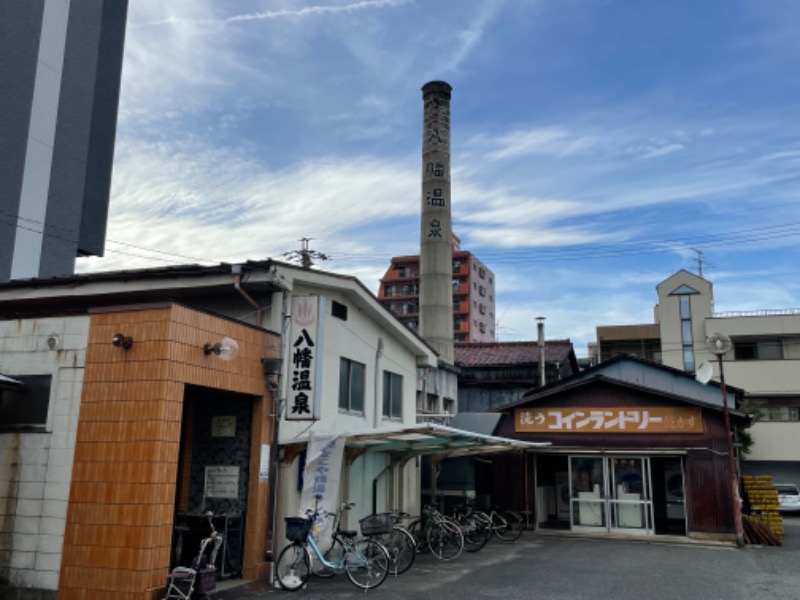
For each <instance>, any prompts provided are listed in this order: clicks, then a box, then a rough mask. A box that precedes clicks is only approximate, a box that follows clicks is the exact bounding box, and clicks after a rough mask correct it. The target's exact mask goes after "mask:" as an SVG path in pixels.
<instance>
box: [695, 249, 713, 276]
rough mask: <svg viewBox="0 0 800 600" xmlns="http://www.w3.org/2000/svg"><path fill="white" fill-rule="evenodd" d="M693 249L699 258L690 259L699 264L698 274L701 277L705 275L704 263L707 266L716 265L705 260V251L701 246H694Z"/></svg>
mask: <svg viewBox="0 0 800 600" xmlns="http://www.w3.org/2000/svg"><path fill="white" fill-rule="evenodd" d="M692 250H693V251H694V252H696V253H697V258H691V259H689V260H691V261H692V262H693V263H695V264H696V265H697V274H698V275H699V276H700V277H702V276H703V265H705V266H706V267H713V266H714V265H712V264H711V263H709V262H706V261H704V260H703V251H702V250H700V249H699V248H692Z"/></svg>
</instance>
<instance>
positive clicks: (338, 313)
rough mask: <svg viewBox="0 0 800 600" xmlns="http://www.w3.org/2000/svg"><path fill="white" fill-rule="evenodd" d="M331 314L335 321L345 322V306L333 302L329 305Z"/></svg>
mask: <svg viewBox="0 0 800 600" xmlns="http://www.w3.org/2000/svg"><path fill="white" fill-rule="evenodd" d="M331 314H332V315H333V316H334V317H336V318H337V319H341V320H342V321H347V306H346V305H345V304H342V303H341V302H337V301H336V300H334V301H333V302H332V303H331Z"/></svg>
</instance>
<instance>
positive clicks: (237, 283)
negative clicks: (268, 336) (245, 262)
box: [231, 265, 262, 327]
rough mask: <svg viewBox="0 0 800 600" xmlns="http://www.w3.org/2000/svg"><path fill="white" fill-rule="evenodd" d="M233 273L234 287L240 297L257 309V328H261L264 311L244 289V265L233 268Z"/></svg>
mask: <svg viewBox="0 0 800 600" xmlns="http://www.w3.org/2000/svg"><path fill="white" fill-rule="evenodd" d="M231 273H233V275H234V277H233V287H234V288H236V291H237V292H239V295H240V296H241V297H242V298H244V299H245V300H246V301H247V303H248V304H250V306H252V307H253V308H255V309H256V312H255V315H256V327H261V323H262V311H261V307H260V306H259V305H258V302H256V301H255V300H253V297H252V296H251V295H250V294H248V293H247V292H245V291H244V289H242V265H233V266H231Z"/></svg>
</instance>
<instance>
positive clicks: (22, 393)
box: [0, 375, 53, 429]
mask: <svg viewBox="0 0 800 600" xmlns="http://www.w3.org/2000/svg"><path fill="white" fill-rule="evenodd" d="M11 377H12V378H13V379H16V380H17V381H20V382H22V383H24V384H25V385H24V386H23V387H22V388H19V389H13V390H2V391H0V428H2V429H22V428H37V429H43V428H44V427H45V425H47V409H48V407H49V406H50V384H51V382H52V379H53V378H52V376H50V375H20V376H17V375H13V376H11Z"/></svg>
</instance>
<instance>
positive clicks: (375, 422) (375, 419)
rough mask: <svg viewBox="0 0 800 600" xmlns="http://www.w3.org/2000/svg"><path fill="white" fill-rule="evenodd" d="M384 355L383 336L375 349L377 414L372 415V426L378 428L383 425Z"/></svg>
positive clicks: (375, 408)
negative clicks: (382, 384) (381, 384)
mask: <svg viewBox="0 0 800 600" xmlns="http://www.w3.org/2000/svg"><path fill="white" fill-rule="evenodd" d="M382 355H383V338H380V337H379V338H378V348H377V349H376V350H375V402H374V405H375V406H374V410H375V414H373V416H372V426H373V427H374V428H375V429H377V428H378V427H380V426H381V414H382V412H383V403H382V402H381V396H380V374H381V364H380V363H381V356H382Z"/></svg>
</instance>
